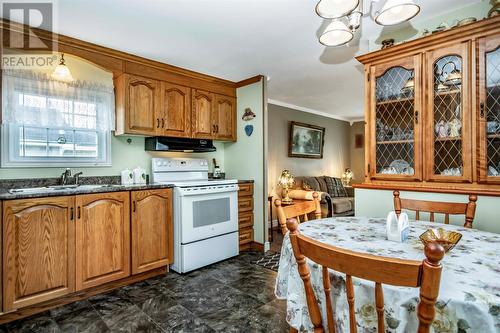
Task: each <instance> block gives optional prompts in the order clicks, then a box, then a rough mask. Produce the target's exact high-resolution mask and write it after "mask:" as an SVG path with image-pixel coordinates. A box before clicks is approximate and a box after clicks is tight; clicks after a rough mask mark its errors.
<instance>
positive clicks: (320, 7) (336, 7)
mask: <svg viewBox="0 0 500 333" xmlns="http://www.w3.org/2000/svg"><path fill="white" fill-rule="evenodd" d="M358 5H359V0H320V1H319V2H318V4H317V5H316V14H318V15H319V16H321V17H323V18H326V19H332V18H338V17H342V16H346V15H348V14H349V13H350V12H352V11H353V10H354V9H355V8H356V7H357V6H358Z"/></svg>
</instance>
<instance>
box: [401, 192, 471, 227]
mask: <svg viewBox="0 0 500 333" xmlns="http://www.w3.org/2000/svg"><path fill="white" fill-rule="evenodd" d="M393 195H394V210H395V211H396V214H397V215H398V216H399V214H401V210H402V209H406V210H411V211H415V219H416V220H419V219H420V212H426V213H430V221H431V222H434V214H435V213H437V214H444V223H446V224H449V223H450V215H465V223H464V227H466V228H472V222H473V221H474V215H475V214H476V201H477V196H476V195H474V194H471V195H469V202H468V203H461V202H460V203H456V202H438V201H425V200H412V199H401V198H400V197H399V191H394V192H393Z"/></svg>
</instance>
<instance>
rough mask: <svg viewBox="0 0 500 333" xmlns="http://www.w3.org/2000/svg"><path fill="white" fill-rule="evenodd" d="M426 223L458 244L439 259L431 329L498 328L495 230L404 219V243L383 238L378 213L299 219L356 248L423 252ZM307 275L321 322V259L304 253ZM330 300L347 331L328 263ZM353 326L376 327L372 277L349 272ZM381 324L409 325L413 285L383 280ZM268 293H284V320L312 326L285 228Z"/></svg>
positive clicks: (325, 237)
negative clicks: (455, 235) (450, 233)
mask: <svg viewBox="0 0 500 333" xmlns="http://www.w3.org/2000/svg"><path fill="white" fill-rule="evenodd" d="M431 226H434V227H436V226H442V227H444V228H447V229H452V230H455V231H458V232H460V233H461V234H462V235H463V236H462V239H461V240H460V242H459V243H458V245H457V246H456V247H455V248H454V249H453V250H451V252H449V253H448V254H446V255H445V257H444V259H443V260H442V261H441V263H442V264H443V272H442V276H441V287H440V291H439V298H438V302H437V303H436V318H435V320H434V323H433V325H432V330H433V331H434V332H435V333H448V332H453V333H456V332H458V333H472V332H481V333H488V332H492V333H493V332H500V234H493V233H488V232H483V231H478V230H475V229H465V228H462V227H456V226H452V225H443V224H439V225H437V224H435V223H431V222H422V221H418V222H415V221H411V222H410V233H409V239H408V241H407V242H406V243H396V242H391V241H388V240H387V239H386V235H385V219H375V218H362V217H343V218H327V219H322V220H315V221H310V222H306V223H302V224H300V226H299V230H300V232H301V233H302V234H304V235H307V236H309V237H311V238H314V239H316V240H318V241H320V242H323V243H326V244H331V245H334V246H338V247H341V248H345V249H350V250H353V251H358V252H362V253H371V254H375V255H380V256H386V257H393V258H401V259H413V260H423V259H424V253H423V245H422V243H421V242H420V241H419V239H418V236H419V235H420V234H422V233H423V232H424V231H425V230H427V229H428V228H430V227H431ZM308 264H309V267H310V268H311V282H312V284H313V288H314V291H315V294H316V297H317V298H318V299H319V302H320V303H321V308H322V314H323V323H324V325H325V326H326V317H325V314H326V312H325V308H324V304H325V297H324V291H323V284H322V282H321V267H320V266H319V265H317V264H315V263H314V262H312V261H308ZM330 280H331V282H332V283H331V285H332V291H331V292H332V296H331V297H332V302H333V307H334V310H335V315H336V322H337V332H348V331H349V320H348V318H349V317H348V305H347V298H346V295H345V275H344V274H341V273H338V272H334V271H332V270H330ZM353 283H354V288H355V289H354V295H355V307H356V320H357V325H358V332H376V327H377V314H376V310H375V297H374V294H375V291H374V289H375V288H374V283H373V282H371V281H366V280H362V279H357V278H353ZM383 289H384V303H385V324H386V330H387V332H416V330H417V326H418V319H417V315H416V311H415V310H416V306H417V303H418V301H419V297H418V296H419V290H418V288H404V287H394V286H388V285H383ZM276 296H277V297H278V298H279V299H286V300H287V318H286V319H287V322H288V323H289V324H290V325H291V326H293V327H294V328H296V329H298V330H299V331H300V332H312V323H311V321H310V319H309V313H308V310H307V303H306V299H305V292H304V286H303V283H302V280H301V279H300V276H299V273H298V271H297V263H296V261H295V257H294V256H293V252H292V247H291V244H290V239H289V237H288V234H287V235H285V238H284V240H283V246H282V249H281V258H280V265H279V271H278V277H277V280H276Z"/></svg>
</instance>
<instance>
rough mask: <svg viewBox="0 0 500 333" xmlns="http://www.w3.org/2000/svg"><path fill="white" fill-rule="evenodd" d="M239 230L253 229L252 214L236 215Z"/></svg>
mask: <svg viewBox="0 0 500 333" xmlns="http://www.w3.org/2000/svg"><path fill="white" fill-rule="evenodd" d="M238 226H239V228H247V227H253V213H252V212H246V213H241V214H239V215H238Z"/></svg>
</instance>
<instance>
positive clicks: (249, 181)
mask: <svg viewBox="0 0 500 333" xmlns="http://www.w3.org/2000/svg"><path fill="white" fill-rule="evenodd" d="M253 182H254V181H253V180H251V179H238V183H239V184H244V183H253Z"/></svg>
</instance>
